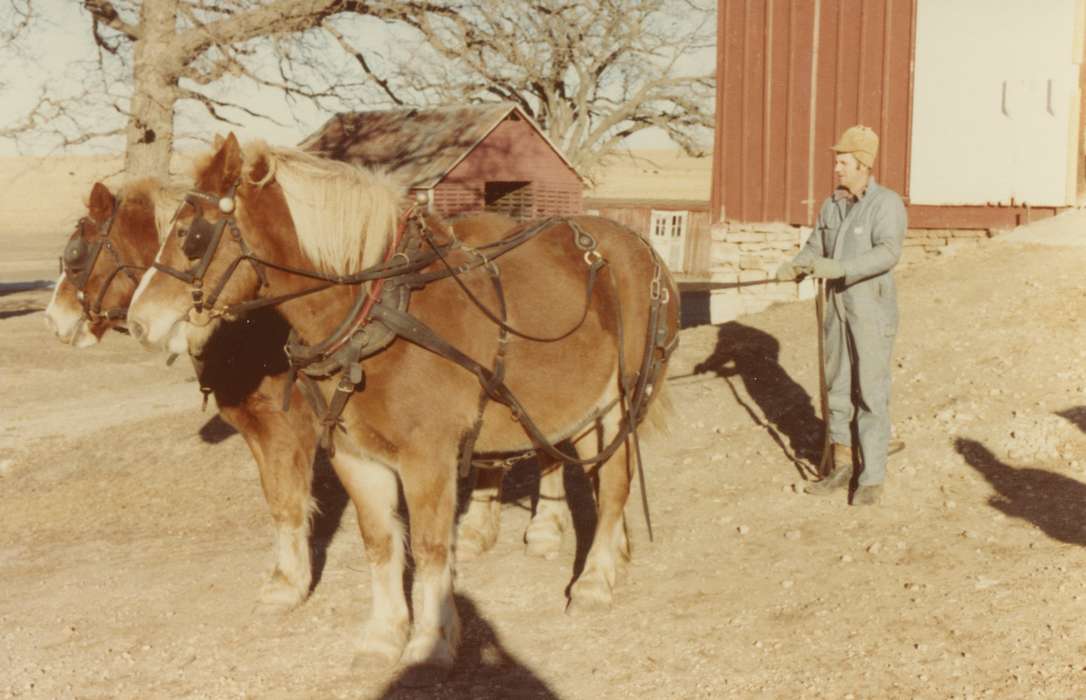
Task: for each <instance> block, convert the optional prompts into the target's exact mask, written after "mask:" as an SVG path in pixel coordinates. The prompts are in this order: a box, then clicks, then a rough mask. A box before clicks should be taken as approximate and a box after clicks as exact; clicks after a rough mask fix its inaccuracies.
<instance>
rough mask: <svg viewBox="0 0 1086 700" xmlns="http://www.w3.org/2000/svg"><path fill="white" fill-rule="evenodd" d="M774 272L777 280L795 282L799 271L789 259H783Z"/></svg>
mask: <svg viewBox="0 0 1086 700" xmlns="http://www.w3.org/2000/svg"><path fill="white" fill-rule="evenodd" d="M776 274H777V281H778V282H795V281H796V278H797V277H799V276H800V274H801V273H800V271H799V270H798V269H797V268H796V266H795V265H794V264H792V261H791V260H785V261H784V262H782V263H781V264H780V266H779V267H778V268H777V273H776Z"/></svg>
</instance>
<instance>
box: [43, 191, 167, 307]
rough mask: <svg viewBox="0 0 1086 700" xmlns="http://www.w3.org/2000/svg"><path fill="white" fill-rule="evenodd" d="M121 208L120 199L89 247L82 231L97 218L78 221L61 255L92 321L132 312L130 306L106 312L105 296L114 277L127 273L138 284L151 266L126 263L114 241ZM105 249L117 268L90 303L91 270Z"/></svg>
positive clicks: (62, 265) (64, 270)
mask: <svg viewBox="0 0 1086 700" xmlns="http://www.w3.org/2000/svg"><path fill="white" fill-rule="evenodd" d="M120 208H121V205H120V202H118V203H116V204H115V205H114V207H113V211H112V212H110V214H109V218H108V219H106V220H105V221H103V222H102V223H100V224H98V225H97V236H95V238H94V241H93V242H92V243H91V244H90V245H89V246H88V245H87V242H86V241H85V240H83V236H82V235H80V234H81V232H82V230H83V226H84V224H86V223H93V220H92V219H90V217H86V216H84V217H83V218H81V219H80V220H79V222H78V223H77V224H76V230H75V233H74V234H73V236H72V238H71V240H70V241H68V245H66V246H64V253H63V254H62V255H61V257H60V271H61V272H62V273H64V274H66V275H68V279H69V280H70V281H71V283H72V286H74V287H75V290H76V299H78V300H79V304H80V306H82V307H83V316H84V318H85V319H86V320H87V321H90V322H92V323H93V322H95V321H103V320H104V321H118V320H120V319H123V318H124V317H125V316H126V315H127V313H128V310H127V309H123V308H119V307H118V308H115V309H109V310H107V311H105V312H103V311H102V301H103V300H104V299H105V296H106V292H107V291H109V287H110V285H111V284H113V280H114V279H116V278H117V275H118V274H120V273H122V272H123V273H125V274H126V275H128V277H129V279H131V280H132V281H133V282H134V283H135V284H137V285H138V284H139V282H140V275H141V274H142V273H143V271H144V270H146V269H147V268H146V267H143V266H142V265H129V264H127V263H125V261H124V260H123V259H122V258H121V255H120V253H118V252H117V249H116V248H115V247H114V246H113V243H112V242H111V241H110V238H109V234H110V232H111V231H112V230H113V220H114V219H115V218H116V216H117V212H118V211H119V210H120ZM103 248H105V249H106V250H107V251H109V254H110V255H111V256H112V257H113V263H114V265H113V269H112V270H111V271H110V273H109V274H108V275H107V276H106V279H105V282H103V283H102V287H101V288H100V289H99V290H98V294H97V295H95V297H94V301H93V302H90V303H88V301H87V294H86V290H87V283H88V282H89V281H90V276H91V273H92V272H93V271H94V266H95V265H96V264H97V263H98V257H99V256H100V255H101V253H102V249H103ZM136 271H138V273H139V274H137V272H136Z"/></svg>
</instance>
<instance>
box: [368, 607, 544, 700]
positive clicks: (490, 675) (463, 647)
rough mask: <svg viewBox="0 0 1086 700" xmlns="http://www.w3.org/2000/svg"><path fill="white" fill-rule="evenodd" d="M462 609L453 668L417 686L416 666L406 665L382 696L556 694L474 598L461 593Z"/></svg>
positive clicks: (481, 699)
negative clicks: (515, 652)
mask: <svg viewBox="0 0 1086 700" xmlns="http://www.w3.org/2000/svg"><path fill="white" fill-rule="evenodd" d="M455 598H456V609H457V611H458V612H459V613H460V624H461V642H460V654H459V657H458V658H457V661H456V667H455V668H454V669H453V671H452V674H451V675H450V676H449V677H448V678H447V679H446V680H445V681H444V682H443V683H441V684H440V685H438V686H429V687H419V686H418V684H419V679H418V677H417V676H416V675H415V674H416V673H417V669H412V668H406V669H404V670H403V671H402V672H400V674H399V675H398V676H397V677H396V678H394V679H393V680H392V681H390V682H389V683H388V685H387V686H385V688H384V690H383V691H382V692H381V693H380V694H379V695H378V697H380V698H383V699H384V700H423V699H425V700H430V699H432V698H442V699H448V700H460V699H463V700H490V699H493V700H501V699H504V698H542V699H544V700H546V699H548V698H554V699H557V698H558V694H557V693H555V692H554V691H553V690H551V688H550V687H549V686H547V684H546V683H545V682H544V681H543V680H542V679H540V678H538V677H537V676H536V675H535V674H534V673H533V672H532V671H531V669H529V668H528V667H527V666H525V665H524V663H523V662H521V661H520V660H519V659H518V658H517V657H516V656H514V655H513V654H511V653H510V652H509V651H507V650H506V649H505V647H504V646H503V645H502V643H501V638H500V637H499V635H498V633H497V632H496V631H495V630H494V627H493V626H492V625H491V624H490V623H489V622H488V621H487V620H486V619H485V618H484V617H483V616H482V615H480V614H479V610H478V608H476V607H475V604H474V603H473V602H472V600H471V598H469V597H467V596H465V595H463V594H460V593H457V594H455Z"/></svg>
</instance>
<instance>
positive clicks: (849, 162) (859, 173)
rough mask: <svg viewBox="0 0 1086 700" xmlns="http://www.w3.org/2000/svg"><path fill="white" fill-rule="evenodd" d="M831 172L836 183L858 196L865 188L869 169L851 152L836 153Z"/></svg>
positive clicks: (869, 172) (869, 173)
mask: <svg viewBox="0 0 1086 700" xmlns="http://www.w3.org/2000/svg"><path fill="white" fill-rule="evenodd" d="M833 174H834V175H835V176H837V185H838V186H839V187H844V188H845V189H847V190H848V191H849V192H851V193H852V194H853V195H856V196H859V195H860V193H861V192H863V191H864V189H866V188H867V179H868V177H869V176H870V175H871V171H870V170H868V169H867V167H866V166H864V165H863V164H862V163H860V161H858V160H856V156H854V155H852V154H851V153H838V154H837V156H836V157H835V158H834V161H833Z"/></svg>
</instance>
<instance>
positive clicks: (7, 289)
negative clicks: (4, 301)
mask: <svg viewBox="0 0 1086 700" xmlns="http://www.w3.org/2000/svg"><path fill="white" fill-rule="evenodd" d="M53 284H54V282H53V281H52V280H34V281H32V282H0V297H5V296H7V295H9V294H18V293H19V292H36V291H38V290H40V289H52V288H53Z"/></svg>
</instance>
